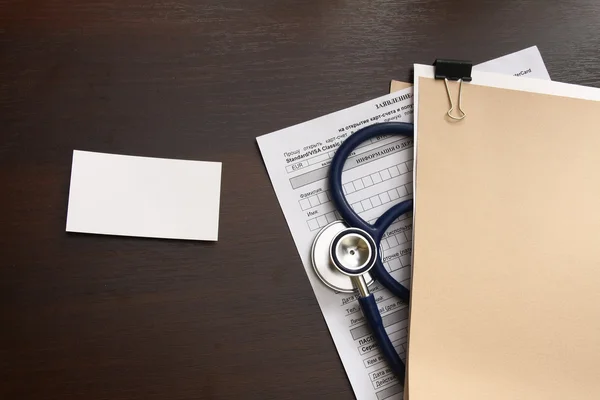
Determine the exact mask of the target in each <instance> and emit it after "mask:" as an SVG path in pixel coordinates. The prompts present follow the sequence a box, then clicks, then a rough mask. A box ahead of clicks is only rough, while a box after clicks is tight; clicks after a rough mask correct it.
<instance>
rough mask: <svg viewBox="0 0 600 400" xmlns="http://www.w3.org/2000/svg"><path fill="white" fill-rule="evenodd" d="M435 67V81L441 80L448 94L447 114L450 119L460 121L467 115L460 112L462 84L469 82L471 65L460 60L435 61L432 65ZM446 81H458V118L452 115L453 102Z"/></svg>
mask: <svg viewBox="0 0 600 400" xmlns="http://www.w3.org/2000/svg"><path fill="white" fill-rule="evenodd" d="M433 66H434V67H435V79H443V80H444V83H445V84H446V93H448V100H449V101H450V109H449V110H448V112H447V114H448V116H449V117H450V118H452V119H454V120H458V121H460V120H461V119H463V118H464V117H465V116H466V115H467V114H466V113H465V112H464V111H463V110H462V107H461V106H462V104H461V100H462V83H463V81H465V82H470V81H471V79H472V78H471V70H472V69H473V63H471V62H469V61H460V60H443V59H437V60H435V62H434V63H433ZM448 81H458V83H459V86H458V112H459V113H460V114H459V116H454V115H452V111H454V102H453V101H452V95H451V94H450V88H449V87H448Z"/></svg>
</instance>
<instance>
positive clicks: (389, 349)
mask: <svg viewBox="0 0 600 400" xmlns="http://www.w3.org/2000/svg"><path fill="white" fill-rule="evenodd" d="M384 135H402V136H410V137H413V124H409V123H403V122H384V123H378V124H374V125H370V126H367V127H365V128H362V129H360V130H358V131H356V132H355V133H354V134H352V135H351V136H350V137H348V138H347V139H346V140H345V141H344V142H343V143H342V144H341V145H340V147H339V148H338V149H337V151H336V152H335V154H334V156H333V159H332V160H331V166H330V171H329V178H328V179H329V190H330V196H331V199H332V201H333V203H334V205H335V206H336V209H337V211H338V212H339V214H340V215H341V217H342V219H343V220H341V221H340V220H338V221H334V222H331V223H330V224H328V225H326V226H325V227H323V228H322V229H321V231H320V232H319V233H318V234H317V236H316V238H315V240H314V243H313V246H312V263H313V268H314V270H315V272H316V274H317V276H318V277H319V278H320V279H321V281H322V282H323V283H324V284H325V285H326V286H328V287H329V288H331V289H333V290H335V291H338V292H346V293H353V292H355V291H356V290H358V294H359V298H358V301H359V303H360V306H361V309H362V312H363V315H364V316H365V319H366V320H367V322H368V324H369V326H370V328H371V331H372V333H373V335H374V337H375V339H376V341H377V344H378V345H379V348H380V350H381V353H382V354H383V356H384V357H385V359H386V360H387V362H388V364H389V366H390V368H392V370H393V371H394V373H395V375H396V377H397V378H398V379H399V381H400V382H401V383H402V384H403V385H404V375H405V370H406V368H405V365H404V363H403V362H402V360H401V359H400V356H399V355H398V353H397V352H396V350H395V349H394V346H393V344H392V342H391V340H390V338H389V336H388V334H387V333H386V331H385V327H384V326H383V321H382V318H381V314H380V313H379V308H378V307H377V303H376V302H375V297H374V296H373V294H372V293H370V292H369V285H370V284H371V283H373V282H374V280H375V279H376V280H377V281H379V282H380V283H381V284H382V285H383V286H384V287H386V288H387V289H388V290H389V291H390V292H392V294H394V295H395V296H397V297H399V298H400V299H402V300H403V301H404V302H406V303H408V300H409V295H410V291H409V290H408V289H407V288H405V287H404V286H403V285H402V284H400V283H399V282H398V281H396V280H395V279H394V278H393V277H392V276H391V275H390V274H389V272H387V270H386V269H385V267H384V265H383V261H382V259H381V252H380V250H379V249H380V247H381V239H382V237H383V235H384V234H385V231H386V229H388V228H389V226H390V225H391V224H392V222H394V221H395V220H396V219H397V218H398V217H400V216H401V215H402V214H404V213H406V212H408V211H411V210H412V207H413V201H412V200H405V201H403V202H401V203H398V204H396V205H394V206H393V207H391V208H390V209H388V210H387V211H386V212H385V213H383V214H382V215H381V216H380V217H379V218H378V219H377V221H376V222H375V223H374V224H373V225H371V224H369V223H368V222H366V221H365V220H363V219H362V218H361V217H360V216H359V215H358V214H357V213H356V212H355V211H354V210H353V209H352V207H351V206H350V204H349V203H348V201H347V200H346V196H345V195H344V190H343V186H342V171H343V168H344V164H345V162H346V160H347V159H348V157H349V156H350V155H351V153H352V152H353V151H354V150H355V149H356V148H357V147H358V146H359V145H360V144H361V143H363V142H365V141H367V140H369V139H371V138H374V137H376V136H384Z"/></svg>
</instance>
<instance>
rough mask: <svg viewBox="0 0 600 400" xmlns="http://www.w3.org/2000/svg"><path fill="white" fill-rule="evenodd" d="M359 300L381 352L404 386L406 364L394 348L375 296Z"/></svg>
mask: <svg viewBox="0 0 600 400" xmlns="http://www.w3.org/2000/svg"><path fill="white" fill-rule="evenodd" d="M358 302H359V303H360V306H361V308H362V312H363V315H364V316H365V318H366V319H367V322H368V324H369V326H370V327H371V331H372V333H373V335H374V336H375V340H376V341H377V344H378V345H379V349H380V351H381V353H382V354H383V356H384V357H385V359H386V361H387V362H388V365H389V366H390V368H391V369H392V371H394V374H395V375H396V377H397V378H398V379H399V380H400V384H401V385H402V386H404V379H405V373H406V366H405V365H404V363H403V362H402V360H401V359H400V356H399V355H398V353H397V352H396V349H394V345H393V344H392V341H391V340H390V337H389V336H388V334H387V332H386V331H385V327H384V326H383V320H382V319H381V314H379V308H378V307H377V302H375V297H374V296H373V294H372V293H371V294H370V295H368V296H366V297H360V298H359V299H358Z"/></svg>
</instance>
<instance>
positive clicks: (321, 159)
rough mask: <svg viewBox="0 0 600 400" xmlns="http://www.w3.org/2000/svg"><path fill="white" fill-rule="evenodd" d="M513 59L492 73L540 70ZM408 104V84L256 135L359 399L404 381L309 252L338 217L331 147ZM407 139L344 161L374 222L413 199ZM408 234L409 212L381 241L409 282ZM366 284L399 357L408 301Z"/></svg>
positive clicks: (349, 187)
mask: <svg viewBox="0 0 600 400" xmlns="http://www.w3.org/2000/svg"><path fill="white" fill-rule="evenodd" d="M535 50H537V49H535ZM517 54H518V53H517ZM537 54H538V55H539V52H538V53H537ZM519 61H521V60H518V59H515V57H514V56H513V57H510V58H509V59H507V60H506V62H505V63H502V64H501V65H499V66H498V67H499V69H498V70H497V71H496V72H504V73H512V74H514V73H518V72H520V71H522V70H527V69H529V68H532V71H533V70H534V69H535V70H537V69H539V66H540V65H541V67H542V68H543V70H544V72H545V71H546V69H545V67H543V62H542V60H541V58H540V59H539V60H538V61H537V62H536V66H535V67H534V66H532V65H529V64H525V63H523V62H519ZM529 61H531V60H529ZM513 71H514V72H513ZM412 103H413V99H412V88H408V89H404V90H401V91H399V92H395V93H392V94H388V95H386V96H383V97H380V98H377V99H374V100H371V101H368V102H365V103H362V104H359V105H357V106H354V107H351V108H348V109H345V110H342V111H339V112H336V113H333V114H329V115H326V116H323V117H320V118H317V119H314V120H311V121H308V122H305V123H302V124H299V125H295V126H292V127H290V128H287V129H283V130H280V131H277V132H273V133H271V134H268V135H264V136H261V137H259V138H257V142H258V145H259V148H260V151H261V153H262V156H263V159H264V162H265V165H266V167H267V171H268V173H269V177H270V179H271V182H272V184H273V187H274V190H275V193H276V195H277V198H278V200H279V203H280V205H281V207H282V209H283V213H284V215H285V218H286V220H287V223H288V226H289V228H290V231H291V233H292V237H293V239H294V242H295V244H296V247H297V249H298V252H299V254H300V257H301V260H302V264H303V265H304V268H305V271H306V274H307V276H308V279H309V281H310V283H311V286H312V288H313V290H314V292H315V295H316V297H317V300H318V302H319V306H320V307H321V311H322V313H323V316H324V318H325V321H326V323H327V326H328V328H329V331H330V333H331V335H332V337H333V340H334V343H335V345H336V348H337V350H338V353H339V355H340V358H341V360H342V363H343V365H344V368H345V370H346V373H347V375H348V377H349V380H350V383H351V385H352V387H353V390H354V392H355V395H356V397H357V399H359V400H367V399H369V400H370V399H373V400H384V399H402V397H403V391H402V387H401V386H400V385H399V384H398V382H397V379H396V378H395V377H394V375H393V374H392V372H391V370H390V369H389V368H387V366H386V363H385V361H384V360H383V358H382V356H381V355H380V353H379V351H378V348H377V344H376V343H375V342H374V338H373V336H372V335H371V334H370V330H369V327H368V326H367V325H366V324H365V321H364V319H363V315H362V312H361V310H360V306H359V304H358V301H357V297H356V296H355V295H353V294H346V293H336V292H334V291H332V290H331V289H329V288H327V287H326V286H325V285H323V283H322V282H321V281H320V280H319V278H318V277H317V276H316V275H315V273H314V271H313V269H312V264H311V259H310V250H311V246H312V243H313V240H314V238H315V236H316V234H317V233H318V232H319V229H320V228H322V227H323V226H325V225H326V224H327V223H329V222H331V221H334V220H336V219H339V215H338V214H337V212H336V210H335V208H334V207H333V205H332V203H331V200H330V197H329V194H328V187H327V182H326V180H325V178H326V177H327V175H328V172H329V164H330V162H331V157H332V156H333V154H334V152H335V150H336V148H337V147H339V145H340V144H341V143H342V142H343V140H344V139H345V138H347V137H348V136H349V135H351V134H352V133H354V132H355V131H356V130H358V129H360V128H362V127H364V126H367V125H370V124H373V123H375V122H383V121H401V122H412V116H413V109H412ZM412 143H413V142H412V140H411V139H408V138H405V137H400V136H393V137H390V136H383V137H377V138H374V139H372V140H371V141H370V142H367V143H364V144H363V145H362V146H361V147H359V148H358V149H357V150H356V151H355V152H354V153H353V154H352V156H351V158H350V159H349V160H348V161H347V162H346V164H345V168H344V173H343V176H342V180H343V184H344V190H345V192H346V195H347V197H348V201H349V202H350V204H351V205H352V207H353V208H354V209H355V210H356V211H357V212H358V213H359V214H360V215H361V217H362V218H363V219H365V220H367V221H370V222H373V221H374V220H375V219H377V218H378V217H379V216H380V215H381V214H382V213H383V212H384V211H385V210H387V209H388V208H390V207H391V206H393V205H394V204H396V203H398V202H400V201H403V200H406V199H409V198H411V196H412V188H413V187H412V181H413V174H412V165H413V147H412ZM411 239H412V216H411V215H405V216H402V217H401V218H400V219H399V220H396V221H395V222H394V223H393V224H392V225H391V226H390V228H389V229H388V231H387V232H386V234H385V236H384V239H383V242H382V248H383V260H384V264H385V266H386V268H387V269H388V271H390V273H391V274H392V276H393V277H394V278H396V279H397V280H399V281H400V282H402V283H403V284H404V285H407V286H408V285H409V284H410V268H411ZM369 289H370V290H371V292H373V293H374V295H375V297H376V299H377V303H378V305H379V309H380V311H381V313H382V316H383V322H384V325H385V327H386V330H387V332H388V334H389V335H390V338H391V340H392V342H393V343H394V345H395V347H396V350H397V351H398V352H399V353H400V356H401V358H402V359H403V360H405V356H406V355H405V350H406V349H405V345H406V338H407V327H408V308H407V306H406V305H405V304H404V303H402V302H401V301H400V300H399V299H397V298H395V297H394V296H392V295H391V294H390V293H389V292H388V291H387V290H386V289H384V288H382V287H381V286H380V285H379V284H378V283H377V282H375V283H374V284H373V285H371V286H370V288H369Z"/></svg>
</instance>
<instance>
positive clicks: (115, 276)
mask: <svg viewBox="0 0 600 400" xmlns="http://www.w3.org/2000/svg"><path fill="white" fill-rule="evenodd" d="M531 45H538V46H539V48H540V50H541V52H542V55H543V56H544V59H545V61H546V64H547V66H548V69H549V71H550V74H551V76H552V78H553V79H555V80H560V81H566V82H570V83H579V84H586V85H592V86H600V66H599V65H600V63H599V58H598V56H599V49H600V3H599V2H598V1H597V0H568V1H567V0H562V1H549V0H538V1H534V0H529V1H523V0H519V1H517V0H507V1H503V2H499V1H496V0H486V1H476V0H471V1H467V0H464V1H458V0H456V1H443V0H414V1H408V0H402V1H400V0H355V1H335V0H295V1H294V0H279V1H276V0H271V1H269V0H267V1H265V0H261V1H259V0H205V1H195V2H194V1H186V0H182V1H147V0H134V1H127V0H121V1H116V0H105V1H78V0H77V1H76V0H71V1H67V0H49V1H32V0H29V1H11V0H0V188H1V189H0V190H1V192H0V398H1V399H7V400H9V399H10V400H12V399H61V400H64V399H111V400H117V399H144V400H149V399H352V398H353V392H352V390H351V388H350V385H349V383H348V380H347V378H346V375H345V373H344V371H343V368H342V365H341V363H340V361H339V358H338V356H337V353H336V350H335V348H334V345H333V342H332V340H331V338H330V336H329V333H328V330H327V328H326V326H325V323H324V320H323V318H322V316H321V313H320V311H319V307H318V304H317V302H316V300H315V298H314V295H313V293H312V290H311V288H310V285H309V283H308V280H307V278H306V275H305V272H304V270H303V268H302V265H301V263H300V259H299V256H298V254H297V252H296V249H295V246H294V243H293V241H292V238H291V236H290V234H289V230H288V228H287V225H286V222H285V220H284V218H283V215H282V212H281V210H280V208H279V205H278V202H277V199H276V197H275V195H274V193H273V190H272V187H271V184H270V182H269V178H268V176H267V173H266V171H265V168H264V166H263V163H262V160H261V156H260V154H259V152H258V149H257V146H256V142H255V138H256V136H259V135H262V134H265V133H268V132H271V131H274V130H277V129H280V128H283V127H286V126H289V125H291V124H295V123H299V122H301V121H304V120H307V119H311V118H314V117H317V116H320V115H322V114H325V113H329V112H332V111H335V110H338V109H341V108H344V107H347V106H351V105H353V104H356V103H358V102H362V101H366V100H368V99H370V98H373V97H376V96H379V95H382V94H384V93H385V92H386V91H387V89H388V84H389V80H390V79H391V78H398V79H404V80H406V79H409V78H410V68H411V65H412V63H414V62H420V63H431V62H432V61H433V60H434V59H435V58H436V57H455V58H467V59H471V60H473V61H474V62H482V61H485V60H488V59H491V58H495V57H498V56H500V55H503V54H506V53H510V52H513V51H516V50H519V49H522V48H524V47H528V46H531ZM565 118H568V115H566V116H565ZM73 149H81V150H91V151H101V152H111V153H119V154H132V155H143V156H155V157H172V158H184V159H197V160H214V161H222V162H223V181H222V195H221V196H222V197H221V199H222V200H221V217H220V218H221V219H220V237H219V241H218V242H217V243H198V242H188V241H170V240H148V239H137V238H125V237H104V236H93V235H79V234H67V233H65V217H66V209H67V196H68V189H69V175H70V167H71V157H72V151H73Z"/></svg>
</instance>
